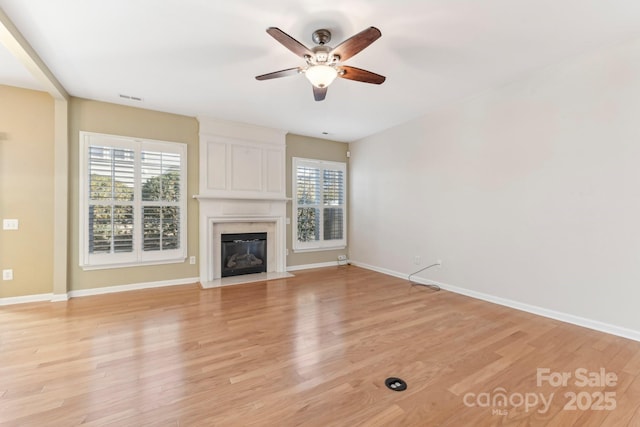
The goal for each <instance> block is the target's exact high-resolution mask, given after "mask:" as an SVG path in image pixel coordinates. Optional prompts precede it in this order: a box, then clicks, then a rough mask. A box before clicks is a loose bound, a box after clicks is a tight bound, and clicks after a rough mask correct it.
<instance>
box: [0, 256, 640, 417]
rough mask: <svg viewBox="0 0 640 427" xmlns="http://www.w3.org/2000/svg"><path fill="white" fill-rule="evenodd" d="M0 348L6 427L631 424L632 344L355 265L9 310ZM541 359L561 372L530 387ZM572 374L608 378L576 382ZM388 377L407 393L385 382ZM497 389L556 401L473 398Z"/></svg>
mask: <svg viewBox="0 0 640 427" xmlns="http://www.w3.org/2000/svg"><path fill="white" fill-rule="evenodd" d="M0 346H1V351H0V378H1V379H2V381H1V382H0V424H1V425H3V426H4V425H7V426H44V425H46V426H50V425H60V426H65V427H66V426H72V425H88V426H106V425H113V426H134V425H135V426H145V425H163V426H165V425H166V426H185V425H187V426H192V425H204V426H211V425H220V426H235V425H257V426H276V425H277V426H297V425H304V426H346V425H349V426H352V425H353V426H356V425H362V426H376V425H379V426H456V427H458V426H501V425H509V426H553V425H557V426H563V427H564V426H571V425H575V426H620V425H629V426H632V425H637V423H638V419H639V417H640V415H639V414H640V380H639V378H640V343H638V342H634V341H630V340H626V339H623V338H619V337H615V336H611V335H607V334H603V333H599V332H595V331H592V330H588V329H584V328H581V327H577V326H573V325H569V324H564V323H562V322H559V321H557V320H552V319H546V318H542V317H538V316H535V315H532V314H530V313H524V312H519V311H515V310H512V309H509V308H507V307H502V306H498V305H494V304H490V303H486V302H484V301H479V300H474V299H471V298H468V297H464V296H461V295H456V294H453V293H449V292H446V291H440V292H433V291H432V290H429V289H428V288H424V287H418V286H409V285H408V283H407V282H406V281H404V280H400V279H397V278H394V277H390V276H385V275H382V274H379V273H376V272H372V271H368V270H363V269H360V268H356V267H353V266H345V267H330V268H323V269H316V270H309V271H300V272H296V276H295V277H292V278H287V279H279V280H274V281H270V282H257V283H251V284H246V285H237V286H230V287H224V288H215V289H205V290H203V289H200V287H199V286H198V285H197V284H194V285H185V286H173V287H167V288H157V289H151V290H144V291H131V292H125V293H119V294H108V295H100V296H94V297H85V298H75V299H72V300H70V301H68V302H66V303H56V304H50V303H32V304H23V305H16V306H6V307H2V310H0ZM538 368H548V369H550V371H551V372H555V373H561V372H569V373H571V375H572V378H571V380H570V381H569V382H568V383H567V384H566V385H560V386H559V385H552V384H549V383H548V382H543V384H538V381H537V369H538ZM579 368H585V369H587V370H589V371H593V372H597V371H598V370H599V369H600V368H604V369H605V370H606V371H607V372H613V373H615V374H616V375H617V376H618V382H617V383H616V385H614V386H589V387H578V386H576V385H575V380H576V378H575V372H576V369H579ZM390 376H398V377H401V378H403V379H405V380H406V381H407V383H408V389H407V390H406V391H403V392H395V391H391V390H388V389H387V388H386V387H385V385H384V380H385V378H387V377H390ZM501 390H503V391H504V393H505V395H508V396H515V395H516V394H520V395H522V396H523V398H524V396H528V397H529V398H532V395H533V394H537V395H542V396H545V397H549V396H551V395H553V399H550V403H549V405H548V406H545V405H544V404H543V403H542V402H540V401H538V402H536V404H535V405H534V404H533V403H532V404H531V406H530V407H524V405H507V406H501V405H497V404H496V405H494V404H489V405H484V404H483V401H482V399H483V396H485V397H487V396H488V398H489V400H490V401H491V399H493V398H495V396H496V393H500V392H501ZM568 392H574V393H580V392H588V393H591V394H593V393H600V392H612V393H615V403H616V408H615V410H612V411H604V410H591V409H589V410H575V411H568V410H565V405H566V404H567V398H566V396H565V393H568ZM516 397H517V396H516ZM495 402H499V401H495ZM489 403H491V402H489ZM516 403H517V402H516ZM543 409H544V411H542V410H543Z"/></svg>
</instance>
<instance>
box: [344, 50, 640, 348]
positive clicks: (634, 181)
mask: <svg viewBox="0 0 640 427" xmlns="http://www.w3.org/2000/svg"><path fill="white" fill-rule="evenodd" d="M638 117H640V39H636V40H634V41H632V42H629V43H626V44H623V45H619V46H616V47H615V48H611V49H607V50H602V51H596V52H591V53H589V54H585V55H583V56H579V57H575V58H572V59H571V60H567V61H563V62H562V63H560V64H557V65H554V66H550V67H547V68H545V69H544V70H539V71H537V72H535V73H532V74H531V75H529V76H527V77H526V78H523V79H522V80H519V81H514V82H512V83H510V84H508V85H503V86H501V87H499V88H495V89H493V90H491V91H486V92H483V93H482V94H479V95H477V96H475V97H473V98H470V99H468V100H466V101H465V102H460V103H458V104H455V105H452V106H450V107H448V108H444V109H442V110H438V111H434V112H432V113H430V114H428V115H425V116H423V117H420V118H417V119H415V120H413V121H410V122H407V123H405V124H403V125H401V126H398V127H396V128H393V129H388V130H386V131H384V132H380V133H378V134H376V135H372V136H370V137H367V138H364V139H363V140H361V141H358V142H355V143H353V144H350V148H351V154H352V155H351V158H350V172H351V174H350V181H349V182H350V184H349V190H350V199H349V200H350V203H351V204H350V208H351V213H352V218H354V220H353V221H351V223H350V224H349V231H350V237H352V239H351V245H350V247H349V249H350V252H351V255H352V258H353V261H354V262H356V263H362V264H367V265H369V266H373V267H375V268H379V269H382V270H383V271H387V272H389V271H391V272H395V273H396V274H398V275H404V276H405V277H406V275H408V274H409V273H411V272H412V271H415V270H418V268H420V266H418V265H416V264H415V263H414V259H415V257H416V256H420V257H422V264H421V266H422V267H424V266H427V265H429V264H431V263H434V262H436V261H437V260H438V259H440V260H442V267H441V268H434V269H429V270H427V271H425V272H423V273H421V274H419V275H418V278H422V279H424V280H426V279H429V280H435V281H437V282H440V283H442V284H443V287H445V288H446V287H449V289H452V287H455V288H456V289H457V291H458V292H462V293H467V294H471V295H474V296H480V297H481V298H485V299H489V300H492V301H496V302H498V303H501V304H505V303H506V304H510V305H513V306H515V307H518V308H524V309H525V310H530V311H534V312H536V313H541V314H544V315H547V316H551V317H556V318H561V319H563V320H569V321H571V322H577V323H579V324H582V325H586V326H589V327H595V328H597V329H601V330H608V331H611V332H614V333H617V334H621V335H623V336H629V337H634V339H640V316H639V315H638V301H640V287H639V286H638V283H640V226H639V223H638V218H640V186H639V185H638V184H639V183H640V167H638V159H640V144H639V143H638V141H639V140H640V126H638ZM391 160H392V161H391Z"/></svg>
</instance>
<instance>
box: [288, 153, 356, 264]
mask: <svg viewBox="0 0 640 427" xmlns="http://www.w3.org/2000/svg"><path fill="white" fill-rule="evenodd" d="M292 169H293V181H292V182H293V215H294V217H295V223H294V226H293V250H294V251H297V252H302V251H313V250H324V249H341V248H344V247H346V246H347V221H346V207H345V200H346V175H347V166H346V163H339V162H328V161H322V160H311V159H302V158H298V157H294V158H293V168H292Z"/></svg>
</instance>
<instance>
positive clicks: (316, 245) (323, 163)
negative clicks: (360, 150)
mask: <svg viewBox="0 0 640 427" xmlns="http://www.w3.org/2000/svg"><path fill="white" fill-rule="evenodd" d="M301 165H308V166H311V167H317V168H320V170H321V173H320V198H321V200H322V198H323V194H324V192H323V189H322V170H324V169H330V170H340V171H342V172H343V174H344V188H343V191H344V193H343V197H344V200H343V203H342V205H339V206H340V207H341V208H342V210H343V218H342V221H343V224H342V227H343V230H342V235H343V238H342V239H341V240H324V236H323V226H324V225H323V217H324V212H323V209H322V207H323V206H324V205H323V204H322V201H321V202H320V204H319V205H318V206H320V220H319V221H320V240H318V241H314V242H299V241H298V207H299V205H298V197H297V193H298V176H297V172H298V166H301ZM291 175H292V179H291V187H292V188H291V196H292V197H291V199H292V203H291V205H292V208H291V209H292V212H291V214H292V218H293V221H292V222H291V235H292V242H291V244H292V250H293V252H294V253H303V252H319V251H332V250H341V249H345V248H346V247H347V163H346V162H336V161H330V160H318V159H307V158H303V157H292V158H291Z"/></svg>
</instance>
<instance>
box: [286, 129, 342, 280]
mask: <svg viewBox="0 0 640 427" xmlns="http://www.w3.org/2000/svg"><path fill="white" fill-rule="evenodd" d="M348 148H349V147H348V145H347V144H345V143H342V142H336V141H329V140H326V139H319V138H311V137H307V136H300V135H292V134H288V135H287V197H292V195H291V184H292V171H291V158H292V157H304V158H307V159H318V160H328V161H333V162H347V150H348ZM347 168H348V165H347ZM348 179H349V176H348V174H347V181H348ZM347 210H348V206H347ZM287 217H288V218H291V219H292V220H291V222H292V223H293V216H292V212H291V203H287ZM291 227H292V224H289V225H287V248H288V249H289V256H288V257H287V266H288V267H292V266H297V265H306V264H317V263H324V262H331V261H337V259H338V255H346V254H348V249H349V248H348V247H347V248H345V249H342V250H338V251H318V252H303V253H293V250H292V249H291V248H292V245H293V243H292V240H291V236H292V231H291ZM347 243H348V242H347Z"/></svg>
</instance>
